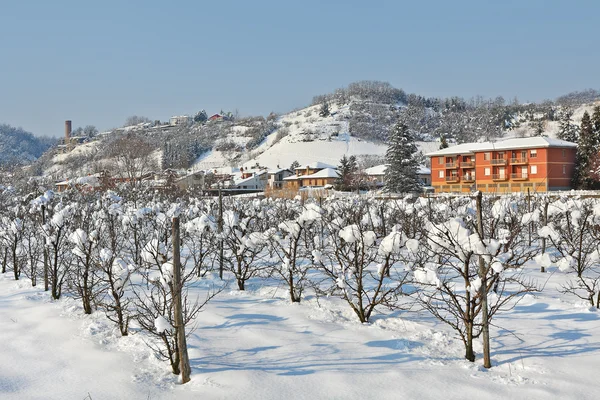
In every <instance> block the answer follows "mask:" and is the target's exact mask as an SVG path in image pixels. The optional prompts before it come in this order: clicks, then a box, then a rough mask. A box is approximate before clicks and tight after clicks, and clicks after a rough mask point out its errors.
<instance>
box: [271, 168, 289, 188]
mask: <svg viewBox="0 0 600 400" xmlns="http://www.w3.org/2000/svg"><path fill="white" fill-rule="evenodd" d="M292 175H294V172H293V171H292V170H290V169H286V168H283V169H277V170H274V171H269V182H268V185H269V188H271V189H281V188H283V184H284V179H285V178H287V177H288V176H292Z"/></svg>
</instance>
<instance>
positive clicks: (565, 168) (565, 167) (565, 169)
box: [563, 165, 567, 175]
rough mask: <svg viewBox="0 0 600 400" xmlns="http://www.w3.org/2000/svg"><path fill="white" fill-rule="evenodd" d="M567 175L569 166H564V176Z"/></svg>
mask: <svg viewBox="0 0 600 400" xmlns="http://www.w3.org/2000/svg"><path fill="white" fill-rule="evenodd" d="M566 174H567V166H566V165H563V175H566Z"/></svg>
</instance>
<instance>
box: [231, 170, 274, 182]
mask: <svg viewBox="0 0 600 400" xmlns="http://www.w3.org/2000/svg"><path fill="white" fill-rule="evenodd" d="M266 173H267V172H266V171H263V172H260V173H257V174H255V175H252V176H249V177H248V178H244V179H240V180H239V181H238V180H236V181H235V184H236V185H242V184H244V183H248V182H252V181H254V180H256V179H257V178H258V177H259V176H260V175H263V174H266Z"/></svg>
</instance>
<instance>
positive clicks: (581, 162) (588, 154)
mask: <svg viewBox="0 0 600 400" xmlns="http://www.w3.org/2000/svg"><path fill="white" fill-rule="evenodd" d="M597 154H598V143H597V142H596V138H595V135H594V127H593V125H592V120H591V118H590V114H588V112H587V111H586V112H584V113H583V117H582V119H581V130H580V135H579V143H578V146H577V154H576V157H575V173H574V175H573V181H572V184H573V187H574V188H576V189H590V188H591V187H592V186H593V183H592V177H591V174H590V166H591V163H592V160H593V159H594V157H595V156H596V155H597Z"/></svg>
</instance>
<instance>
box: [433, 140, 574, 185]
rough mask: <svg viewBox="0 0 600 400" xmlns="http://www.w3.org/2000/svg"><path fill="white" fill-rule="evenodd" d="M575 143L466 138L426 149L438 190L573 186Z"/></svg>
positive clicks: (434, 183)
mask: <svg viewBox="0 0 600 400" xmlns="http://www.w3.org/2000/svg"><path fill="white" fill-rule="evenodd" d="M576 150H577V145H576V144H575V143H571V142H567V141H564V140H559V139H553V138H549V137H541V136H538V137H530V138H515V139H507V140H502V141H499V142H484V143H463V144H460V145H457V146H452V147H448V148H445V149H442V150H438V151H434V152H431V153H428V154H427V156H428V157H430V158H431V172H432V174H431V180H432V183H431V185H432V186H433V187H434V189H435V191H436V192H469V191H472V190H480V191H482V192H487V193H506V192H521V191H527V190H528V189H529V190H531V191H533V192H546V191H551V190H568V189H571V179H572V177H573V173H574V170H575V153H576Z"/></svg>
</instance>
